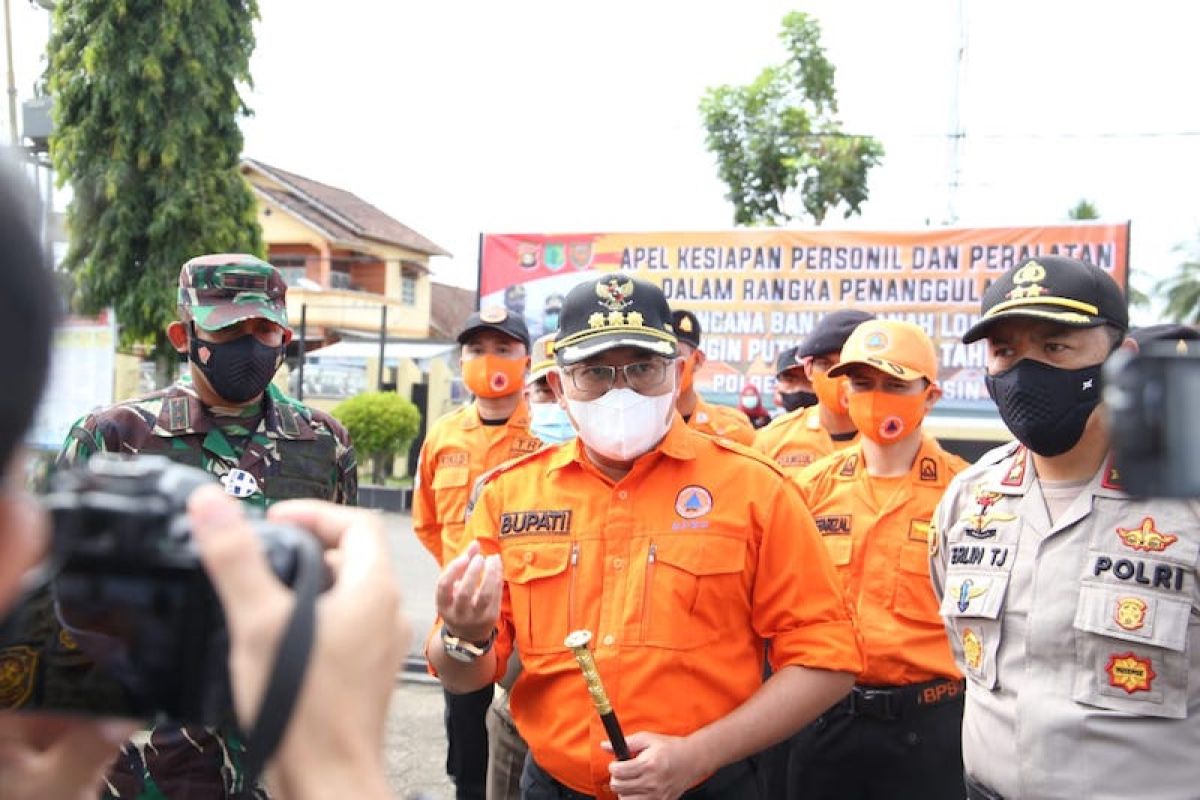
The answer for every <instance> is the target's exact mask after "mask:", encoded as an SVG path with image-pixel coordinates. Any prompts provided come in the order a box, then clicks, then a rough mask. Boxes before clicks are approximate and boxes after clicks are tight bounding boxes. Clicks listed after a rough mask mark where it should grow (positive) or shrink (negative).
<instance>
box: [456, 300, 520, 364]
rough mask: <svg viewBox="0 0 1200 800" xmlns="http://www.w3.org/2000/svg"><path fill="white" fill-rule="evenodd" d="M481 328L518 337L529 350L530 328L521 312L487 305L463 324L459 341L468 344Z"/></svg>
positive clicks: (512, 337)
mask: <svg viewBox="0 0 1200 800" xmlns="http://www.w3.org/2000/svg"><path fill="white" fill-rule="evenodd" d="M481 330H491V331H496V332H497V333H502V334H504V335H505V336H507V337H509V338H510V339H516V340H517V341H518V342H520V343H521V344H523V345H525V352H527V353H528V352H529V328H527V327H525V320H524V319H522V318H521V315H520V314H514V313H513V312H511V311H509V310H508V309H507V308H505V307H504V306H486V307H484V308H481V309H479V310H478V311H476V312H475V313H474V314H472V315H471V316H469V317H467V321H466V322H465V323H464V324H463V326H462V330H460V331H459V332H458V343H459V344H466V343H467V340H468V339H470V338H471V337H472V336H473V335H475V334H476V333H478V332H479V331H481Z"/></svg>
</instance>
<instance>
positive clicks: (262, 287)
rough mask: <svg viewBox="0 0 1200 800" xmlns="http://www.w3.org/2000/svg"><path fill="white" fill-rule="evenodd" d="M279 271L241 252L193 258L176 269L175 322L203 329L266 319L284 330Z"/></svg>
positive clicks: (283, 292)
mask: <svg viewBox="0 0 1200 800" xmlns="http://www.w3.org/2000/svg"><path fill="white" fill-rule="evenodd" d="M286 296H287V284H286V283H285V282H284V280H283V276H282V275H280V274H279V270H277V269H275V268H274V267H273V266H271V265H270V264H268V263H267V262H265V261H261V260H259V259H257V258H255V257H254V256H250V255H246V254H245V253H216V254H213V255H207V256H197V257H196V258H193V259H191V260H190V261H188V262H187V263H186V264H184V265H183V268H182V269H180V270H179V319H180V320H181V321H182V322H188V321H192V322H195V323H196V325H198V326H199V327H201V328H203V329H204V330H206V331H216V330H220V329H221V328H227V327H229V326H230V325H236V324H237V323H239V322H241V321H242V320H247V319H265V320H270V321H271V322H274V323H275V324H277V325H282V326H283V327H285V328H286V327H288V321H287V301H286Z"/></svg>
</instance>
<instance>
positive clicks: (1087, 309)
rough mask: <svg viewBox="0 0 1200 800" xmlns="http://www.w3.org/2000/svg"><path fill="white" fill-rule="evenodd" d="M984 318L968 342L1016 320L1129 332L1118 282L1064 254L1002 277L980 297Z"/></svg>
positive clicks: (1031, 261) (967, 337)
mask: <svg viewBox="0 0 1200 800" xmlns="http://www.w3.org/2000/svg"><path fill="white" fill-rule="evenodd" d="M981 310H982V312H983V317H982V318H981V319H980V320H979V322H977V323H975V325H973V326H972V327H971V328H970V330H968V331H967V332H966V333H965V334H964V335H963V338H962V340H963V343H964V344H970V343H971V342H975V341H978V340H980V339H982V338H984V337H986V336H987V335H988V330H989V329H990V328H991V327H992V325H994V324H995V323H996V322H998V321H1000V320H1002V319H1007V318H1010V317H1016V318H1021V319H1033V320H1038V319H1040V320H1046V321H1047V322H1057V323H1059V324H1061V325H1067V326H1069V327H1072V328H1096V327H1099V326H1100V325H1112V326H1114V327H1116V328H1119V329H1120V330H1122V331H1126V330H1128V329H1129V307H1128V304H1127V303H1126V300H1125V295H1124V294H1123V293H1122V292H1121V289H1120V287H1118V286H1117V282H1116V281H1114V280H1113V279H1112V276H1110V275H1109V274H1108V273H1107V272H1105V271H1104V270H1102V269H1100V268H1099V267H1097V266H1095V265H1093V264H1088V263H1087V262H1084V261H1080V260H1079V259H1077V258H1068V257H1067V256H1038V257H1037V258H1031V259H1029V260H1028V261H1026V262H1024V263H1022V264H1021V265H1019V266H1017V267H1014V268H1012V269H1010V270H1009V271H1008V272H1006V273H1004V274H1003V275H1001V276H1000V277H999V278H998V279H997V280H996V281H995V283H993V284H992V285H991V286H989V287H988V288H987V291H985V292H984V293H983V303H982V307H981Z"/></svg>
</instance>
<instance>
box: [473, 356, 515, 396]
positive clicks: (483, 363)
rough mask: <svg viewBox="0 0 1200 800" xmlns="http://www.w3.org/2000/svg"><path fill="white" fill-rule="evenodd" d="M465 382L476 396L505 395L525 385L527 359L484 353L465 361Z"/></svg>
mask: <svg viewBox="0 0 1200 800" xmlns="http://www.w3.org/2000/svg"><path fill="white" fill-rule="evenodd" d="M462 371H463V383H465V384H466V385H467V388H468V389H470V390H471V394H473V395H475V396H476V397H486V398H489V399H490V398H493V397H504V396H505V395H510V394H512V393H513V392H519V391H521V389H522V387H524V385H525V359H524V358H501V357H500V356H493V355H482V356H476V357H475V358H472V359H471V360H470V361H464V362H463V365H462Z"/></svg>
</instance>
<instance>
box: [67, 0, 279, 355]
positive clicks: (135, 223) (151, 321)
mask: <svg viewBox="0 0 1200 800" xmlns="http://www.w3.org/2000/svg"><path fill="white" fill-rule="evenodd" d="M257 17H258V4H257V0H60V2H59V3H58V6H57V8H56V9H55V12H54V35H53V37H52V38H51V41H50V45H49V51H50V64H49V71H48V74H49V87H50V92H51V94H52V95H53V98H54V123H55V136H54V138H53V139H51V142H50V147H51V156H52V158H53V161H54V167H55V169H56V170H57V171H58V180H59V183H60V185H61V184H69V185H70V186H71V188H72V189H73V192H74V197H73V200H72V202H71V205H70V208H69V210H68V214H67V223H68V229H69V231H70V239H71V241H70V247H69V249H68V251H67V255H66V261H65V265H66V268H67V269H68V270H69V271H70V272H71V273H72V275H73V277H74V282H75V286H76V296H75V297H74V298H73V302H74V305H76V307H77V308H79V309H80V310H81V311H84V312H87V313H94V312H96V311H98V310H99V309H101V308H104V307H106V306H110V305H111V306H113V307H115V308H116V312H117V319H118V321H119V322H120V323H121V326H122V340H123V341H124V342H125V343H126V344H128V343H130V342H132V341H147V340H150V339H151V338H152V337H153V339H154V341H156V343H158V344H159V345H160V347H159V348H158V349H159V354H160V357H162V354H163V353H169V352H170V351H169V350H168V348H167V347H166V346H165V337H164V333H163V330H164V328H165V326H166V324H167V323H168V322H170V321H171V320H172V319H174V318H175V305H176V303H175V300H176V288H177V286H178V275H179V268H180V266H182V265H183V263H184V262H185V261H187V260H188V259H189V258H191V257H193V256H197V255H201V254H203V253H214V252H247V253H253V254H256V255H262V232H261V230H260V228H259V226H258V223H257V220H256V218H255V202H254V196H253V194H252V193H251V191H250V188H249V186H248V185H247V183H246V181H245V180H244V179H243V178H242V176H241V175H240V173H239V172H238V159H239V157H240V155H241V150H242V134H241V131H240V130H239V129H238V125H237V121H238V118H239V117H241V116H243V115H246V114H249V113H250V112H249V109H248V108H247V107H246V104H245V103H244V102H243V100H242V97H241V94H240V90H239V87H240V86H243V85H249V83H250V66H249V62H250V53H251V52H252V51H253V49H254V31H253V28H252V23H253V21H254V20H255V19H256V18H257Z"/></svg>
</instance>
